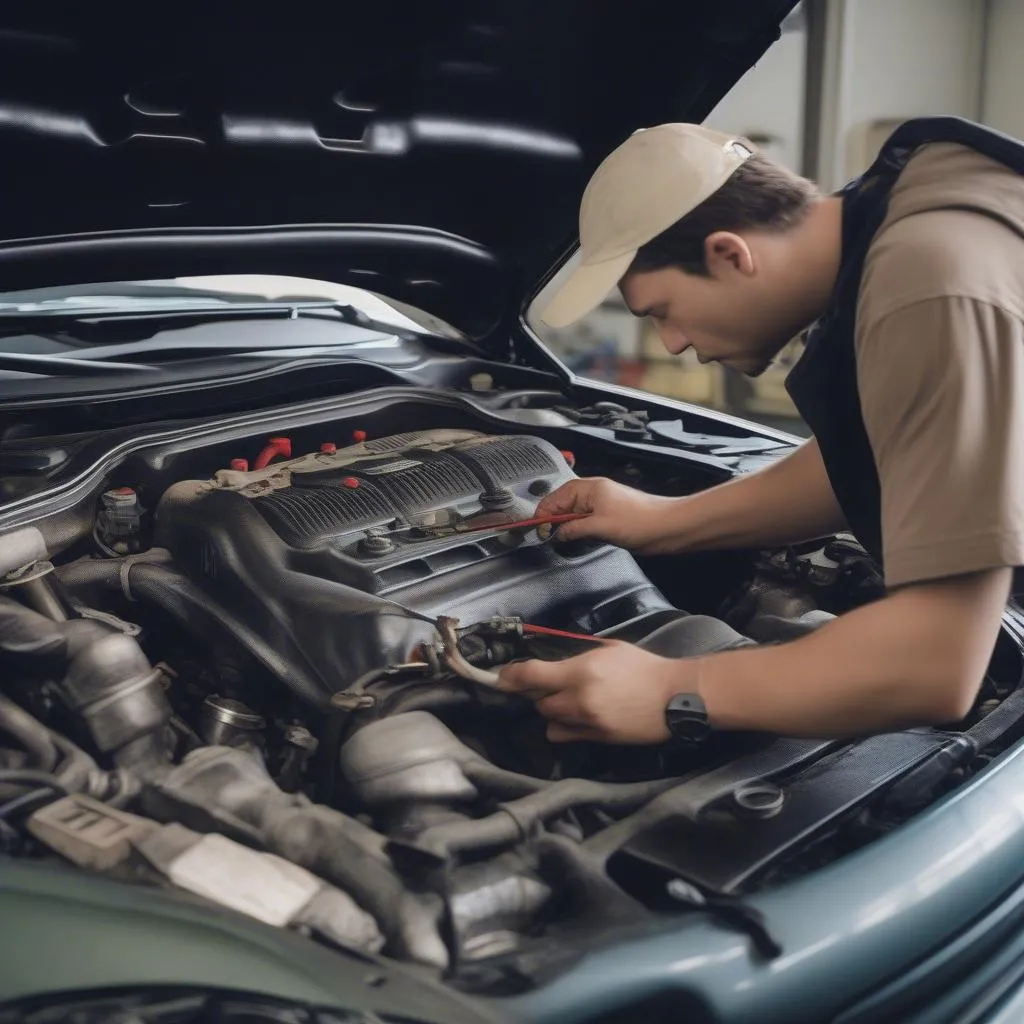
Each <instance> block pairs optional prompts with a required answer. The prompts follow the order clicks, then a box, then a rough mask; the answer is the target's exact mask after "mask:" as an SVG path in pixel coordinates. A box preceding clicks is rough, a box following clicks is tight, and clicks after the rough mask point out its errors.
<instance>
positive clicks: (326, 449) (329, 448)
mask: <svg viewBox="0 0 1024 1024" xmlns="http://www.w3.org/2000/svg"><path fill="white" fill-rule="evenodd" d="M337 450H338V446H337V445H336V444H335V443H334V442H333V441H324V443H323V444H322V445H320V451H321V452H322V453H323V454H324V455H333V454H334V453H335V452H336V451H337Z"/></svg>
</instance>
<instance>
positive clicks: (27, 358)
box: [0, 352, 159, 377]
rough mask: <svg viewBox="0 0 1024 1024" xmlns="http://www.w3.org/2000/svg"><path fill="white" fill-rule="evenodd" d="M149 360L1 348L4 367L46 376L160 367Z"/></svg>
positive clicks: (99, 374) (98, 374) (0, 361)
mask: <svg viewBox="0 0 1024 1024" xmlns="http://www.w3.org/2000/svg"><path fill="white" fill-rule="evenodd" d="M158 369H159V367H157V366H150V365H149V364H148V363H116V362H111V361H110V360H106V359H76V358H74V357H73V356H71V357H69V356H48V355H41V354H39V353H35V352H0V371H3V370H13V371H15V372H17V373H34V374H39V375H41V376H45V377H105V376H109V375H110V374H111V373H139V372H145V371H153V370H158Z"/></svg>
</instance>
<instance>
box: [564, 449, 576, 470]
mask: <svg viewBox="0 0 1024 1024" xmlns="http://www.w3.org/2000/svg"><path fill="white" fill-rule="evenodd" d="M562 458H563V459H565V461H566V462H568V463H569V468H570V469H572V467H573V466H575V465H576V455H575V453H574V452H571V451H569V449H568V448H563V449H562Z"/></svg>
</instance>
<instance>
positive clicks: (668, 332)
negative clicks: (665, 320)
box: [658, 324, 690, 356]
mask: <svg viewBox="0 0 1024 1024" xmlns="http://www.w3.org/2000/svg"><path fill="white" fill-rule="evenodd" d="M658 336H659V337H660V338H661V343H662V345H664V346H665V349H666V351H668V352H669V353H670V354H671V355H674V356H679V355H682V354H683V353H684V352H685V351H686V350H687V349H688V348H689V347H690V340H689V338H687V337H686V335H685V334H683V332H682V331H678V330H675V329H674V328H671V327H666V326H664V325H663V324H659V325H658Z"/></svg>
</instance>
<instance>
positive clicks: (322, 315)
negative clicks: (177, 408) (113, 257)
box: [0, 274, 468, 401]
mask: <svg viewBox="0 0 1024 1024" xmlns="http://www.w3.org/2000/svg"><path fill="white" fill-rule="evenodd" d="M428 336H429V338H430V339H433V341H434V342H435V343H436V342H437V341H439V340H440V339H441V338H445V339H454V341H455V344H456V345H457V346H460V347H461V346H465V345H467V344H468V343H467V342H466V340H465V339H464V338H463V336H462V335H461V334H460V333H459V332H458V331H455V330H454V329H453V328H452V327H451V326H450V325H448V324H446V323H444V322H443V321H440V320H438V319H437V318H435V317H432V316H430V315H429V314H427V313H424V312H422V311H420V310H417V309H413V308H412V307H409V306H406V305H404V304H402V303H398V302H394V301H392V300H390V299H386V298H384V297H383V296H381V295H378V294H376V293H374V292H369V291H365V290H363V289H361V288H355V287H352V286H351V285H343V284H336V283H333V282H326V281H316V280H310V279H308V278H301V277H287V276H281V275H266V274H246V275H216V276H204V277H179V278H173V279H167V280H140V281H117V282H113V283H111V282H105V283H94V284H75V285H67V286H55V287H50V288H35V289H32V290H25V291H17V292H13V291H7V292H0V401H3V400H5V399H9V398H18V397H21V398H31V397H34V396H49V395H52V396H56V395H68V394H71V395H77V394H81V393H84V391H83V388H82V385H83V383H84V381H85V379H86V378H88V384H89V388H88V390H89V391H90V393H95V392H97V391H108V392H109V391H112V390H113V391H114V392H116V391H118V390H119V389H120V388H122V387H125V388H131V387H141V388H148V387H152V386H157V387H163V386H165V385H168V386H175V387H180V386H182V385H185V384H188V383H189V382H190V381H192V382H197V383H198V382H203V381H212V380H214V379H217V378H224V377H226V376H237V375H239V374H246V375H249V376H251V375H252V374H253V373H262V372H269V371H272V370H273V369H274V368H277V369H279V370H281V371H282V372H283V371H286V370H287V369H288V367H299V368H302V367H308V366H309V365H311V364H318V363H323V362H325V361H326V362H328V363H330V364H332V365H333V366H335V367H337V366H338V364H339V363H340V362H344V361H349V362H351V361H352V360H356V361H361V362H364V363H365V362H370V363H373V364H375V365H381V364H382V363H388V364H389V365H393V364H395V363H396V362H399V363H405V362H409V361H410V360H412V361H415V358H417V357H416V356H415V352H417V351H420V348H419V346H420V343H422V342H426V341H428Z"/></svg>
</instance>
